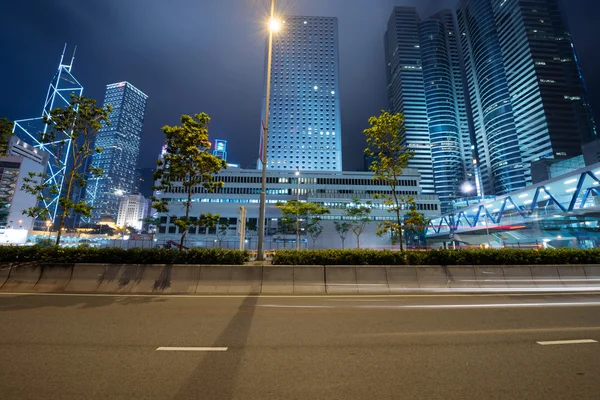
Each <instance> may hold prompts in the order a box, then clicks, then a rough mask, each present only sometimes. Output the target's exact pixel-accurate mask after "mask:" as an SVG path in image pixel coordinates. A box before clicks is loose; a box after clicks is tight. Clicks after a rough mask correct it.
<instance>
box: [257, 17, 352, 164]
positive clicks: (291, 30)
mask: <svg viewBox="0 0 600 400" xmlns="http://www.w3.org/2000/svg"><path fill="white" fill-rule="evenodd" d="M265 93H266V92H265ZM270 94H271V100H270V114H269V115H270V117H269V137H268V148H267V167H268V169H274V170H288V171H289V170H293V171H295V170H297V169H299V170H301V171H306V170H319V171H341V169H342V132H341V117H340V97H339V62H338V22H337V18H326V17H299V16H288V17H285V19H284V21H283V23H282V28H281V31H279V32H277V33H276V34H275V35H274V39H273V61H272V75H271V92H270ZM265 101H266V99H265ZM263 104H264V102H263ZM262 115H263V116H264V109H263V113H262ZM263 118H264V117H263ZM259 153H260V154H262V128H261V143H260V150H259ZM258 168H259V169H260V168H262V164H261V163H260V162H259V163H258Z"/></svg>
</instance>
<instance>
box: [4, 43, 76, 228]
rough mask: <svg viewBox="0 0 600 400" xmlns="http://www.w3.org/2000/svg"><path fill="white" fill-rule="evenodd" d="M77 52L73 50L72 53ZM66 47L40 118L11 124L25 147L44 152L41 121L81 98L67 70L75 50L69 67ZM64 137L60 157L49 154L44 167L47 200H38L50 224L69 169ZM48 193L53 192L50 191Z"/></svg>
mask: <svg viewBox="0 0 600 400" xmlns="http://www.w3.org/2000/svg"><path fill="white" fill-rule="evenodd" d="M76 49H77V48H75V50H76ZM66 50H67V45H66V44H65V47H64V49H63V53H62V56H61V58H60V62H59V63H58V70H57V71H56V73H55V74H54V78H53V79H52V81H51V82H50V87H49V88H48V94H47V95H46V101H45V102H44V107H43V109H42V115H41V116H40V117H37V118H31V119H23V120H18V121H15V126H14V128H13V133H14V134H15V135H17V137H19V138H20V139H22V140H24V141H25V142H26V143H29V144H30V145H32V146H34V147H35V148H38V149H41V150H47V145H46V144H45V143H43V142H40V135H41V133H48V132H49V130H50V129H51V128H50V126H49V125H47V124H46V123H44V117H45V116H50V111H52V110H53V109H55V108H64V109H66V108H67V107H68V106H69V103H70V101H71V95H75V96H81V95H82V94H83V86H81V84H80V83H79V82H78V81H77V79H75V77H74V76H73V74H72V72H71V70H72V68H73V61H74V60H75V50H74V51H73V56H72V57H71V60H70V63H69V64H66V62H65V51H66ZM67 133H69V132H66V133H59V134H58V135H57V138H56V139H57V140H63V141H64V142H65V149H66V151H65V152H64V154H54V153H53V152H49V154H50V156H49V158H48V164H47V166H46V172H45V173H46V175H47V178H46V181H47V182H46V183H48V186H49V188H48V190H46V192H45V193H44V195H45V197H46V198H47V199H45V200H42V201H41V204H40V206H43V207H45V208H47V209H48V212H49V218H50V219H51V220H52V221H54V218H55V217H56V213H57V211H58V200H59V199H60V196H61V193H62V189H63V180H64V177H65V174H67V173H68V170H69V168H71V165H70V163H69V157H70V155H69V152H70V148H71V139H70V137H69V136H68V135H67ZM51 188H52V189H57V190H56V191H55V190H51Z"/></svg>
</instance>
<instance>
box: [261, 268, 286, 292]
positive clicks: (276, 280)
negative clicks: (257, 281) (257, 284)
mask: <svg viewBox="0 0 600 400" xmlns="http://www.w3.org/2000/svg"><path fill="white" fill-rule="evenodd" d="M261 293H264V294H292V293H294V268H293V267H285V266H282V267H263V281H262V290H261Z"/></svg>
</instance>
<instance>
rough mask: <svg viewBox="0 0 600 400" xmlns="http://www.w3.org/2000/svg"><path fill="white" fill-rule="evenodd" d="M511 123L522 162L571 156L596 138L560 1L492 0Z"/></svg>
mask: <svg viewBox="0 0 600 400" xmlns="http://www.w3.org/2000/svg"><path fill="white" fill-rule="evenodd" d="M492 8H493V10H494V17H495V20H496V29H497V31H498V38H499V41H500V48H501V49H502V56H503V60H504V68H505V70H506V76H507V79H508V89H509V91H510V95H511V102H512V106H513V110H514V113H515V124H516V126H517V134H518V137H519V143H520V146H521V156H522V158H523V161H524V162H525V163H526V169H525V172H526V177H527V183H531V177H530V171H531V168H530V164H531V162H533V161H536V160H539V159H542V158H554V157H573V156H577V155H580V154H581V146H582V145H583V144H585V143H587V142H590V141H591V140H593V139H594V138H595V136H596V132H595V126H594V122H593V120H592V117H591V112H590V106H589V104H588V102H587V93H586V90H585V87H584V82H583V78H582V76H581V73H580V69H579V66H578V62H577V57H576V55H575V52H574V47H573V42H572V40H571V35H570V33H569V31H568V29H567V26H566V22H565V19H564V17H563V15H562V13H561V10H560V7H559V0H527V1H524V0H493V1H492Z"/></svg>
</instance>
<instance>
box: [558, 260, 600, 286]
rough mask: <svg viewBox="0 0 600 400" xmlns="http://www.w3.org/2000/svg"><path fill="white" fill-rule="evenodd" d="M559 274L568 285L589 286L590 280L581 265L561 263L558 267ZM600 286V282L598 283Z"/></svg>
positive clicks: (564, 283)
mask: <svg viewBox="0 0 600 400" xmlns="http://www.w3.org/2000/svg"><path fill="white" fill-rule="evenodd" d="M557 270H558V276H559V277H560V280H561V282H562V283H563V285H565V286H566V287H587V286H589V285H590V282H588V280H587V276H586V275H585V269H583V266H581V265H561V266H559V267H558V268H557ZM598 286H600V283H599V284H598Z"/></svg>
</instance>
